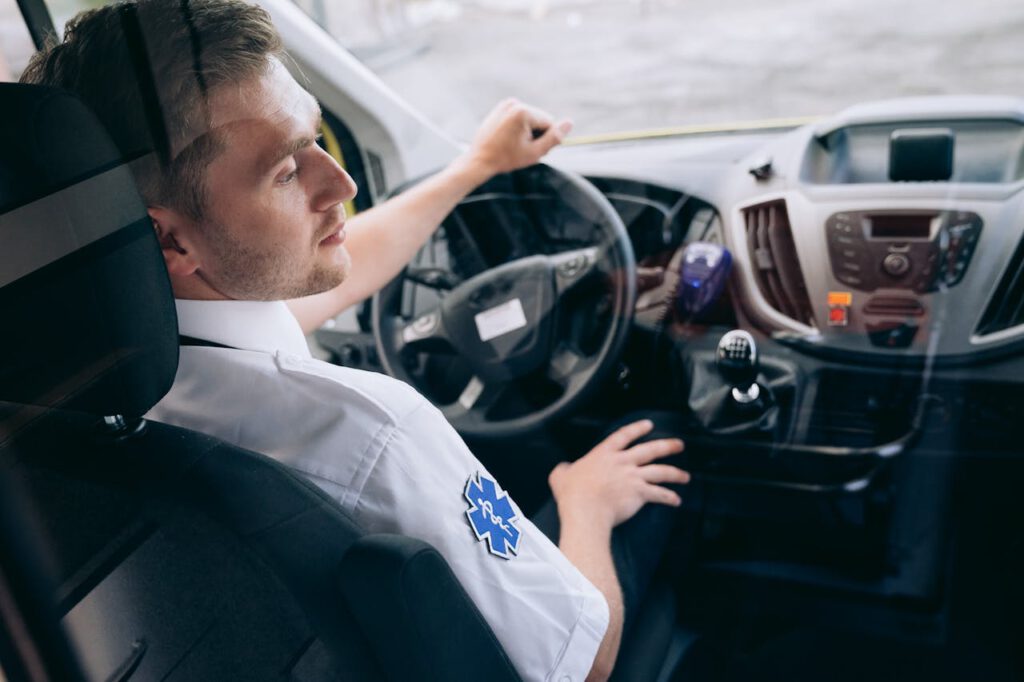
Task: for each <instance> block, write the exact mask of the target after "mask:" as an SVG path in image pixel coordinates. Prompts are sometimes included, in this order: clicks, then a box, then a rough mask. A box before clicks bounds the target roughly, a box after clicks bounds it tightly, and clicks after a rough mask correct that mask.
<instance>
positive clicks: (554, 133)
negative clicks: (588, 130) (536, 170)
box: [534, 119, 572, 156]
mask: <svg viewBox="0 0 1024 682" xmlns="http://www.w3.org/2000/svg"><path fill="white" fill-rule="evenodd" d="M570 130H572V121H570V120H568V119H565V120H563V121H560V122H559V123H558V124H557V125H550V126H548V129H547V130H546V131H544V134H543V135H541V136H540V137H538V138H537V140H536V141H535V143H534V147H535V148H536V150H537V153H538V154H540V156H544V155H545V154H547V153H548V152H549V151H551V150H552V149H553V148H554V147H557V146H558V145H560V144H562V140H564V139H565V136H566V135H568V134H569V131H570Z"/></svg>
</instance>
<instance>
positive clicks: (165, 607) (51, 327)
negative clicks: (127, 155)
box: [0, 84, 518, 682]
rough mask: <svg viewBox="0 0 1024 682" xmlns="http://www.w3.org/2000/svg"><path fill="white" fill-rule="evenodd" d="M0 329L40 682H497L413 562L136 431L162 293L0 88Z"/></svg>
mask: <svg viewBox="0 0 1024 682" xmlns="http://www.w3.org/2000/svg"><path fill="white" fill-rule="evenodd" d="M0 320H2V321H3V322H2V328H0V483H2V484H3V485H4V486H6V487H5V488H3V494H4V495H5V496H4V503H5V504H4V507H5V509H7V510H8V511H9V509H10V508H11V506H12V504H13V502H12V501H13V500H15V499H17V500H24V501H25V502H24V504H17V505H14V506H15V507H16V508H15V510H14V511H13V512H11V514H16V515H17V517H18V521H17V522H13V521H11V516H10V515H6V516H5V519H4V523H3V524H0V526H2V530H3V533H2V535H3V538H4V540H5V551H4V557H3V560H2V562H0V569H2V570H0V578H4V580H0V583H2V584H0V588H4V587H5V586H6V587H10V586H11V585H14V587H17V586H18V585H19V584H22V583H19V581H18V580H17V578H18V576H19V575H22V577H25V575H27V574H31V575H30V576H29V577H30V578H31V580H25V581H23V582H25V583H28V582H32V583H34V584H42V585H50V586H51V589H50V590H49V592H48V594H46V595H45V597H46V599H47V600H48V601H49V606H48V607H47V608H52V610H53V613H54V614H56V615H55V617H56V618H59V619H60V622H61V624H62V625H63V632H64V633H66V634H67V636H68V638H69V640H70V646H53V647H50V648H46V647H43V650H45V651H49V652H50V653H51V654H52V655H53V656H58V655H62V654H61V653H60V652H64V653H66V654H67V655H68V660H67V661H64V662H63V663H62V664H61V665H57V664H56V663H54V662H53V661H49V662H48V664H49V665H50V668H49V670H50V673H49V676H48V679H61V680H64V679H74V678H75V677H76V676H78V675H80V676H81V677H82V678H84V679H90V680H132V681H136V680H257V681H258V680H311V681H314V682H315V681H317V680H377V679H392V680H413V679H416V680H419V679H439V680H440V679H444V680H459V679H488V680H514V679H518V677H517V675H516V673H515V670H514V669H513V667H512V665H511V664H510V662H509V660H508V658H507V657H506V655H505V654H504V652H503V650H502V649H501V647H500V645H499V644H498V642H497V640H496V639H495V638H494V635H493V633H492V632H491V631H490V629H489V628H488V626H487V624H486V623H485V622H484V621H483V619H482V618H481V616H480V614H479V612H478V611H477V610H476V608H475V607H474V605H473V604H472V602H471V601H470V600H469V598H468V597H467V596H466V594H465V592H464V591H463V590H462V588H461V586H460V585H459V584H458V582H457V581H456V579H455V578H454V576H453V575H452V573H451V571H450V569H449V568H448V566H447V564H446V563H445V562H444V560H443V559H442V558H441V557H440V555H438V554H437V552H436V551H435V550H433V549H432V548H430V547H429V546H428V545H426V544H424V543H422V542H419V541H416V540H413V539H410V538H405V537H397V536H372V535H370V536H368V535H364V534H362V533H361V532H360V530H359V529H358V528H357V527H356V525H355V524H354V523H353V522H352V521H351V519H349V518H348V517H347V516H346V515H345V514H344V513H343V511H342V510H341V509H340V508H339V507H338V506H337V505H336V504H335V503H334V501H333V500H332V499H330V498H328V497H327V496H326V495H324V494H323V493H322V492H321V491H320V490H319V489H317V488H315V487H314V486H312V485H311V484H309V483H308V482H306V481H305V480H303V479H301V478H299V477H298V476H296V475H294V474H292V473H291V472H290V471H288V470H287V469H285V468H284V467H282V466H281V465H279V464H277V463H276V462H274V461H272V460H270V459H268V458H266V457H263V456H261V455H258V454H255V453H251V452H247V451H244V450H240V449H238V448H234V447H231V446H228V445H226V444H224V443H222V442H219V441H217V440H215V439H213V438H209V437H206V436H203V435H199V434H196V433H193V432H190V431H187V430H184V429H180V428H174V427H170V426H166V425H162V424H158V423H152V422H147V421H146V420H144V419H143V418H142V416H143V415H144V414H145V413H146V412H147V411H148V410H149V409H150V408H151V407H152V406H153V405H154V404H155V403H156V402H157V401H158V400H159V399H160V398H161V397H162V396H163V395H164V394H165V393H166V391H167V390H168V389H169V387H170V385H171V382H172V380H173V378H174V373H175V371H176V367H177V359H178V332H177V321H176V318H175V312H174V306H173V299H172V295H171V290H170V286H169V283H168V281H167V277H166V272H165V270H164V267H163V262H162V256H161V254H160V251H159V247H158V245H157V242H156V239H155V236H154V234H153V230H152V225H151V222H150V220H149V219H148V217H147V214H146V211H145V209H144V207H143V205H142V203H141V201H140V199H139V197H138V195H137V193H136V190H135V187H134V183H133V181H132V178H131V176H130V173H129V171H128V169H127V167H126V166H125V164H124V163H123V162H122V160H121V158H120V157H119V154H118V152H117V150H116V149H115V148H114V146H113V145H112V144H111V142H110V141H109V139H108V138H107V136H106V134H105V132H104V131H103V130H102V128H101V127H100V125H99V124H98V123H97V121H96V120H95V118H94V117H93V116H92V114H91V113H90V112H89V111H88V110H87V109H86V108H85V107H84V106H83V105H82V104H81V103H80V102H79V101H78V100H77V99H76V98H74V97H73V96H71V95H69V94H67V93H64V92H62V91H59V90H54V89H50V88H42V87H36V86H26V85H15V84H0ZM12 537H14V541H12V540H11V538H12ZM11 542H15V543H16V548H15V546H14V545H12V544H11ZM36 545H37V546H40V547H42V548H43V549H44V550H45V552H46V556H45V557H44V559H45V562H44V563H45V566H43V567H42V568H32V569H28V568H26V567H28V566H29V563H28V561H29V557H28V556H27V554H28V553H30V551H31V547H32V546H36ZM20 552H24V553H25V554H26V556H24V557H22V556H21V555H20V554H19V553H20ZM22 559H24V560H22ZM19 571H20V572H19ZM2 593H3V590H0V596H3V595H2ZM44 625H45V624H44ZM30 630H31V628H30ZM46 630H47V628H46V627H43V628H42V629H35V630H32V631H33V632H35V633H36V635H37V636H42V635H40V634H39V633H41V632H43V631H46ZM49 631H52V632H59V631H57V630H55V629H53V628H50V630H49ZM0 640H2V641H0V655H3V654H4V652H5V651H6V649H4V646H2V645H3V643H4V642H8V643H9V642H10V638H0ZM43 658H44V659H45V658H46V656H43ZM45 663H47V661H45V660H44V664H45ZM5 667H6V668H7V669H8V672H9V673H10V671H11V670H16V668H12V667H9V666H8V664H7V662H6V661H5ZM76 671H77V672H76ZM9 676H10V677H11V679H15V676H14V675H9ZM35 679H43V678H38V677H37V678H35Z"/></svg>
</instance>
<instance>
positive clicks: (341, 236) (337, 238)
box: [320, 224, 345, 246]
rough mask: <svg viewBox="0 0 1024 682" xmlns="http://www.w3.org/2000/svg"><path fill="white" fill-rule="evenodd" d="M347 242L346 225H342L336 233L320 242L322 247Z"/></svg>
mask: <svg viewBox="0 0 1024 682" xmlns="http://www.w3.org/2000/svg"><path fill="white" fill-rule="evenodd" d="M343 241H345V225H344V224H342V225H341V226H339V227H338V228H337V229H336V230H334V232H331V233H330V234H329V235H327V236H326V237H324V238H323V239H321V240H320V246H337V245H338V244H340V243H342V242H343Z"/></svg>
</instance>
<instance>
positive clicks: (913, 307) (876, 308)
mask: <svg viewBox="0 0 1024 682" xmlns="http://www.w3.org/2000/svg"><path fill="white" fill-rule="evenodd" d="M864 314H865V315H882V316H886V317H920V316H922V315H924V306H923V305H922V304H921V302H920V301H918V300H917V299H916V298H906V297H905V296H875V297H874V298H872V299H871V300H869V301H868V302H867V304H866V305H865V306H864Z"/></svg>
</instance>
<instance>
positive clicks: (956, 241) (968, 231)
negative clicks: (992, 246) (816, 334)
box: [825, 211, 982, 294]
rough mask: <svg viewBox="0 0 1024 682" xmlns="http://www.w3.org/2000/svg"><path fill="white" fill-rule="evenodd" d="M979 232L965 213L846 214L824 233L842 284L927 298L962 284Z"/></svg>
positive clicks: (976, 222)
mask: <svg viewBox="0 0 1024 682" xmlns="http://www.w3.org/2000/svg"><path fill="white" fill-rule="evenodd" d="M981 227H982V221H981V218H980V217H978V215H977V214H975V213H969V212H964V211H844V212H842V213H835V214H833V215H831V216H829V218H828V220H827V221H826V222H825V233H826V239H827V242H828V255H829V260H830V262H831V265H832V273H833V275H834V276H835V278H836V279H837V280H838V281H840V282H842V283H843V284H845V285H847V286H848V287H850V288H852V289H856V290H858V291H874V290H875V289H882V288H885V289H908V290H913V291H916V292H917V293H921V294H923V293H927V292H931V291H935V290H937V289H938V287H939V285H940V284H944V285H945V286H948V287H951V286H955V285H956V284H958V283H959V282H960V280H961V279H963V276H964V273H965V272H966V271H967V267H968V265H969V264H970V262H971V256H972V255H973V254H974V249H975V247H976V246H977V244H978V239H979V238H980V237H981Z"/></svg>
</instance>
